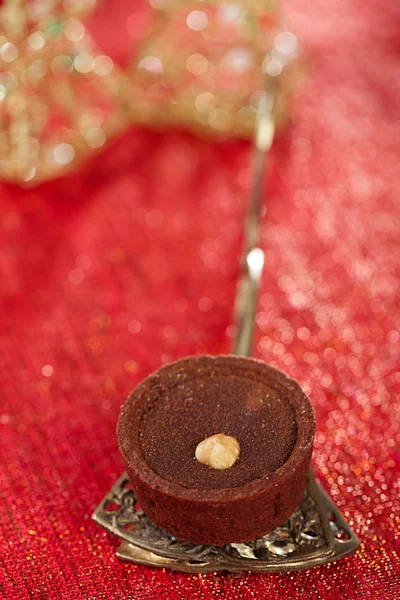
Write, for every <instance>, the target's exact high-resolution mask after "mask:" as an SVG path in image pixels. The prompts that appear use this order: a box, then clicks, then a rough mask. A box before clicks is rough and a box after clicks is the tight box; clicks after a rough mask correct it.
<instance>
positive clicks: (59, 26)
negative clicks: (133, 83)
mask: <svg viewBox="0 0 400 600" xmlns="http://www.w3.org/2000/svg"><path fill="white" fill-rule="evenodd" d="M94 3H95V0H64V2H60V1H59V0H40V1H36V2H26V1H25V2H24V1H20V0H7V1H6V3H5V4H4V5H3V7H2V10H1V15H0V28H1V29H0V176H1V177H3V178H5V179H9V180H12V181H17V182H19V183H27V182H29V184H31V183H34V184H36V183H38V182H40V181H43V180H46V179H51V178H53V177H56V176H59V175H63V174H64V173H66V172H68V171H69V170H71V169H72V168H74V167H75V166H76V165H77V164H79V162H80V161H81V160H82V159H84V158H85V157H86V156H87V155H89V154H91V153H93V152H94V151H95V150H97V149H99V148H101V147H103V146H104V144H105V142H106V140H107V138H109V137H110V136H112V135H115V133H117V132H118V131H120V130H121V129H123V128H124V127H126V126H127V123H128V117H127V110H126V107H125V106H124V98H125V99H126V98H127V97H128V96H129V93H128V92H127V91H126V87H127V86H128V85H129V84H128V82H127V79H126V78H125V76H124V75H123V74H122V73H121V72H119V71H118V69H117V68H116V67H115V65H114V64H113V61H112V60H111V58H109V57H108V56H105V55H104V54H103V53H102V52H100V51H99V50H98V49H97V48H96V47H95V45H94V43H93V41H92V39H91V37H90V35H89V34H88V33H87V30H86V28H85V25H84V23H83V22H82V20H81V19H82V17H84V16H85V15H86V14H87V13H89V12H90V11H91V10H92V9H93V6H94Z"/></svg>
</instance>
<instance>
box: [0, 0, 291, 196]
mask: <svg viewBox="0 0 400 600" xmlns="http://www.w3.org/2000/svg"><path fill="white" fill-rule="evenodd" d="M95 2H96V0H63V1H62V0H35V1H29V2H28V1H27V0H6V2H5V3H4V4H3V6H2V7H1V9H0V177H2V178H4V179H8V180H11V181H16V182H18V183H22V184H24V185H31V184H36V183H40V182H41V181H44V180H47V179H52V178H54V177H57V176H60V175H63V174H65V173H67V172H69V171H70V170H72V169H74V168H75V167H76V166H78V165H79V164H80V162H81V161H82V160H84V159H85V158H87V157H88V156H90V155H91V154H92V153H93V152H96V151H97V152H98V151H99V149H101V148H103V147H104V146H105V144H106V141H107V140H108V139H110V138H112V137H113V136H115V135H116V134H117V133H119V132H120V131H122V130H124V129H126V128H127V127H129V125H131V124H132V123H142V124H145V125H148V126H152V127H160V126H162V127H166V126H177V127H187V128H189V129H191V130H193V131H195V132H197V133H200V134H201V135H206V134H208V135H213V136H224V137H226V136H239V137H244V138H249V137H251V136H252V135H253V131H254V125H255V118H256V108H257V106H258V101H259V97H260V94H261V91H262V90H265V88H266V87H268V84H269V82H270V81H272V80H274V85H273V93H274V95H275V101H274V107H275V115H274V118H275V122H276V124H277V126H278V127H279V125H280V124H282V123H284V122H285V120H286V117H287V113H288V110H287V101H288V99H289V98H290V92H291V88H292V84H293V81H294V77H293V68H292V65H293V58H295V57H296V55H297V39H296V37H295V36H294V35H293V34H290V33H287V32H283V31H281V30H280V28H279V24H278V20H277V12H276V10H275V0H265V1H264V0H231V1H230V2H228V3H227V2H222V1H221V0H189V1H187V0H185V1H184V2H182V0H149V2H150V4H151V6H152V7H153V12H154V16H155V21H156V25H155V27H154V29H153V31H152V32H151V34H150V35H149V36H148V37H147V39H145V40H144V41H143V43H142V47H141V49H140V51H139V55H138V57H137V58H136V59H135V61H134V62H133V63H132V64H131V66H130V69H129V73H128V74H125V73H123V72H122V71H121V70H120V69H118V68H117V67H116V66H115V65H114V63H113V61H112V59H111V58H110V57H108V56H106V55H104V54H103V53H102V52H101V51H99V49H97V48H96V46H95V44H94V43H93V40H92V39H91V37H90V35H89V33H88V32H87V30H86V27H85V24H84V22H83V20H82V19H84V17H85V16H86V15H87V14H88V13H90V12H91V11H92V10H93V8H94V6H95ZM276 75H279V77H276ZM276 81H278V84H277V83H276Z"/></svg>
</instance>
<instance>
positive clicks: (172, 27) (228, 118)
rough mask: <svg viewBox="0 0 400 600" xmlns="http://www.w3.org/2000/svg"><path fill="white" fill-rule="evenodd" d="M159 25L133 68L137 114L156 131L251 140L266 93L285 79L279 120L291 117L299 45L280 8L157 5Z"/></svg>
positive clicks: (164, 1) (167, 0)
mask: <svg viewBox="0 0 400 600" xmlns="http://www.w3.org/2000/svg"><path fill="white" fill-rule="evenodd" d="M150 3H151V4H152V6H153V7H156V8H157V9H159V10H158V11H157V12H158V13H159V14H160V16H159V17H158V19H157V24H156V26H155V28H154V30H153V32H152V33H151V35H150V36H149V37H148V39H147V40H146V41H145V42H144V44H143V47H142V48H141V51H140V53H139V56H138V57H137V58H136V59H135V61H134V63H133V64H132V65H131V81H132V84H133V87H132V93H133V96H132V102H131V103H130V106H131V114H132V117H133V119H134V120H135V121H137V122H141V123H144V124H146V125H152V126H161V125H162V126H168V125H169V126H171V125H172V126H178V127H181V126H183V127H188V128H190V129H192V130H194V131H195V132H197V133H200V134H211V135H217V136H221V135H222V136H227V135H235V136H239V137H244V138H247V137H251V136H252V134H253V131H254V126H255V119H256V108H257V105H258V100H259V97H260V94H261V91H262V90H264V89H265V88H266V87H268V83H269V80H270V78H271V77H272V78H273V79H274V80H275V78H276V75H278V74H279V78H278V79H279V85H278V86H275V84H274V90H276V91H275V92H274V93H275V94H276V100H275V106H276V110H275V115H274V118H275V121H276V124H277V125H278V127H279V125H281V124H282V123H284V122H285V120H286V117H287V113H288V111H287V98H288V97H290V91H291V88H292V85H293V80H294V78H293V69H292V64H293V58H295V57H296V55H297V39H296V37H295V36H294V35H293V34H291V33H288V32H284V31H281V30H280V28H279V25H278V22H277V15H276V11H275V10H274V9H275V2H265V3H262V2H261V1H258V0H249V1H248V2H245V1H244V0H243V1H241V0H233V1H231V2H228V3H226V2H221V1H218V0H211V1H205V0H197V1H193V0H191V1H190V2H184V3H182V2H179V1H178V0H150Z"/></svg>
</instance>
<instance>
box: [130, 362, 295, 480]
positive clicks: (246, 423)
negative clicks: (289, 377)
mask: <svg viewBox="0 0 400 600" xmlns="http://www.w3.org/2000/svg"><path fill="white" fill-rule="evenodd" d="M215 433H225V434H226V435H231V436H233V437H234V438H236V439H237V440H238V442H239V444H240V456H239V458H238V460H237V461H236V462H235V464H234V465H233V466H232V467H231V468H230V469H225V470H216V469H212V468H211V467H208V466H207V465H203V464H201V463H199V462H198V461H197V460H196V459H195V450H196V446H197V444H198V443H199V442H201V441H202V440H203V439H205V438H206V437H208V436H210V435H213V434H215ZM139 439H140V449H141V452H142V455H143V457H144V459H145V460H146V462H147V463H148V464H149V465H150V466H151V468H152V469H153V470H154V471H155V472H156V473H158V475H160V476H161V477H162V478H164V479H166V480H168V481H173V482H175V483H177V484H179V485H181V486H183V487H186V488H198V489H204V490H213V489H221V488H235V487H240V486H243V485H244V484H246V483H248V482H250V481H253V480H255V479H259V478H261V477H263V476H265V475H266V474H268V473H272V472H274V471H276V470H277V469H278V468H279V467H280V466H282V465H283V464H284V463H285V462H286V461H287V460H288V458H289V456H290V454H291V452H292V450H293V448H294V446H295V443H296V439H297V426H296V416H295V411H294V409H293V407H292V405H291V403H290V401H289V399H288V397H286V395H285V394H284V393H283V394H278V393H277V392H276V391H274V390H272V389H271V388H269V387H268V386H267V385H265V384H264V383H260V382H257V381H254V380H253V379H250V378H249V379H247V378H246V377H241V376H232V375H230V376H224V375H219V374H212V375H209V374H204V373H202V372H201V370H200V371H199V372H198V374H197V376H193V377H190V378H186V379H185V380H184V381H182V382H180V383H179V384H178V383H175V384H174V385H173V386H171V387H164V386H162V387H157V388H155V389H154V390H153V391H152V393H151V394H150V396H149V397H148V398H147V399H146V410H145V411H144V412H143V414H142V416H141V420H140V433H139Z"/></svg>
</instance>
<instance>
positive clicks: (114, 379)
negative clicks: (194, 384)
mask: <svg viewBox="0 0 400 600" xmlns="http://www.w3.org/2000/svg"><path fill="white" fill-rule="evenodd" d="M287 9H288V10H287V14H288V25H289V27H291V28H292V29H293V30H294V31H296V32H297V33H298V34H299V36H300V38H301V39H302V42H303V45H304V47H305V50H306V53H307V56H308V64H309V67H308V73H307V76H306V79H305V81H304V83H303V87H302V90H301V93H300V94H299V97H298V99H297V103H296V106H297V111H296V116H295V123H294V125H293V126H292V127H291V128H290V130H288V131H287V132H286V133H285V134H284V136H283V137H282V138H281V139H280V140H278V142H277V144H276V145H275V147H274V150H273V156H272V160H271V169H270V174H269V178H268V182H267V183H268V200H267V205H268V212H267V215H266V217H265V219H264V223H263V228H262V242H263V248H264V250H265V252H266V271H265V276H264V280H263V289H262V294H261V299H260V307H259V311H258V314H257V323H258V337H257V344H256V355H257V356H258V357H261V358H263V359H264V360H266V361H268V362H270V363H272V364H274V365H276V366H278V367H279V368H282V369H283V370H285V371H286V372H287V373H289V374H290V375H292V376H294V377H296V378H297V379H299V381H300V382H301V384H302V385H303V387H304V389H305V390H306V391H307V392H309V393H310V395H311V398H312V401H313V403H314V406H315V409H316V413H317V421H318V427H317V436H316V443H315V452H314V456H313V464H314V467H315V470H316V473H317V476H318V477H319V479H320V481H321V482H322V484H323V486H324V487H325V488H326V489H327V490H328V491H329V493H330V494H331V496H332V497H333V498H334V500H335V501H336V502H337V504H338V506H339V507H340V509H341V510H342V512H343V513H344V515H345V517H346V518H347V520H348V521H349V523H350V524H351V526H352V527H353V528H354V529H355V531H356V532H357V534H358V535H359V536H360V538H361V541H362V547H361V550H360V552H359V553H358V554H357V555H355V556H352V557H349V558H347V559H344V560H343V561H341V562H339V563H337V564H334V565H331V566H325V567H321V568H317V569H313V570H311V571H308V572H303V573H288V574H282V575H251V574H246V573H245V574H242V575H240V576H229V575H223V574H219V575H212V574H211V575H206V576H199V575H185V574H180V573H171V572H168V571H162V570H157V569H151V568H145V567H139V566H135V565H133V564H128V563H121V562H119V561H118V560H117V559H116V558H115V551H116V548H117V546H118V541H117V540H116V539H113V538H112V537H111V536H109V535H108V534H106V533H105V532H103V531H102V530H101V529H100V528H99V527H97V526H96V525H95V524H94V523H93V522H92V521H91V520H90V515H91V513H92V511H93V510H94V508H95V507H96V505H97V504H98V502H99V501H100V499H101V498H102V497H103V495H104V493H105V492H106V491H107V490H108V489H109V487H110V486H111V484H112V483H113V482H114V481H115V480H116V479H117V477H118V476H119V474H120V473H121V471H122V469H123V466H122V460H121V458H120V456H119V453H118V450H117V444H116V438H115V424H116V419H117V414H118V411H119V407H120V405H121V403H122V401H123V399H124V397H125V396H126V395H127V393H128V392H129V391H130V389H131V388H132V387H133V386H134V385H136V383H137V382H138V381H139V380H140V379H141V378H143V377H144V376H146V375H147V374H148V373H150V372H151V371H153V370H154V369H155V368H157V367H158V366H159V365H161V364H162V363H164V362H168V361H170V360H174V359H176V358H178V357H181V356H185V355H189V354H196V353H202V352H210V353H220V352H227V351H228V350H229V348H230V344H231V338H232V335H233V330H232V326H231V323H232V304H233V298H234V294H235V283H236V279H237V275H238V267H237V265H238V258H239V254H240V249H241V230H242V217H243V215H244V210H245V204H246V193H247V190H248V185H249V170H248V167H249V146H248V145H247V144H246V143H243V142H229V143H225V144H220V145H217V144H213V143H211V142H207V141H200V140H198V139H195V138H193V137H191V136H190V135H188V134H185V133H178V132H172V131H171V132H168V133H165V134H157V133H149V132H147V131H144V130H131V131H129V132H127V133H126V134H125V135H123V136H122V137H121V138H120V139H119V140H117V141H116V142H115V143H114V145H113V146H112V147H110V148H109V149H108V150H107V151H106V152H105V153H104V154H103V155H102V156H100V157H98V158H96V159H95V160H93V161H92V162H89V164H86V165H85V167H84V168H83V170H82V171H81V172H80V173H79V174H76V175H73V176H71V177H69V178H68V179H64V180H62V181H56V182H54V183H51V184H46V185H42V186H40V187H39V188H36V189H33V190H25V191H22V190H21V189H19V188H17V187H13V186H10V185H5V184H2V185H1V192H0V193H1V199H2V202H1V218H0V228H1V237H2V244H1V247H0V269H1V280H0V285H1V288H2V292H1V298H2V301H1V334H2V335H1V338H0V343H1V354H0V366H1V390H2V393H1V399H0V447H1V452H0V462H1V464H0V497H1V503H0V510H1V530H2V538H1V546H0V552H1V562H0V597H4V598H7V599H12V600H13V599H20V598H21V599H25V598H35V599H53V598H54V599H59V598H68V599H71V600H80V599H98V598H106V599H147V598H159V599H165V598H171V599H178V598H188V599H191V600H195V599H198V598H199V599H200V598H221V599H222V598H224V599H227V600H229V599H234V598H244V599H247V598H253V597H256V598H271V599H275V598H280V599H281V598H306V599H308V598H311V599H314V598H323V599H324V600H329V599H336V598H360V599H369V598H371V599H380V600H386V599H387V600H392V599H396V598H400V561H399V551H400V542H399V537H400V534H399V521H400V511H399V509H400V500H399V486H400V458H399V446H400V396H399V391H400V373H399V351H400V348H399V347H400V344H399V340H400V335H399V329H400V327H399V325H400V310H399V302H398V293H399V263H400V259H399V256H400V253H399V246H400V243H399V235H400V226H399V212H400V211H399V206H398V205H399V199H400V198H399V189H400V175H399V158H398V143H399V139H400V44H399V39H400V38H399V35H398V32H399V28H400V10H399V4H398V2H396V1H395V0H384V1H383V2H380V3H374V4H371V3H369V2H366V1H362V0H346V1H345V0H338V1H336V2H330V1H329V2H328V1H327V0H313V1H311V0H293V1H291V2H288V5H287ZM137 10H140V7H139V5H138V4H137V3H133V4H129V3H125V4H123V5H122V6H121V5H120V4H117V3H116V0H113V2H108V3H103V5H102V6H100V8H99V10H98V12H97V14H96V15H95V18H94V23H93V28H94V32H95V34H96V36H97V40H98V42H99V43H101V44H102V45H103V47H104V49H105V50H106V51H108V52H109V53H110V54H111V55H112V56H113V57H114V58H115V59H117V60H119V61H120V62H123V61H125V62H126V48H127V47H128V44H129V43H131V42H132V40H130V39H129V34H128V33H127V29H126V27H125V24H126V19H127V18H128V17H129V15H131V13H133V12H134V11H137ZM117 13H118V16H116V15H117ZM111 16H112V18H113V19H114V23H115V24H114V26H113V27H112V28H110V18H111ZM129 22H130V30H131V35H132V36H136V35H137V32H135V31H136V30H135V31H134V28H132V22H133V21H132V19H131V20H130V21H129ZM132 32H133V33H132ZM135 39H136V40H137V38H135ZM266 197H267V194H266Z"/></svg>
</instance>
